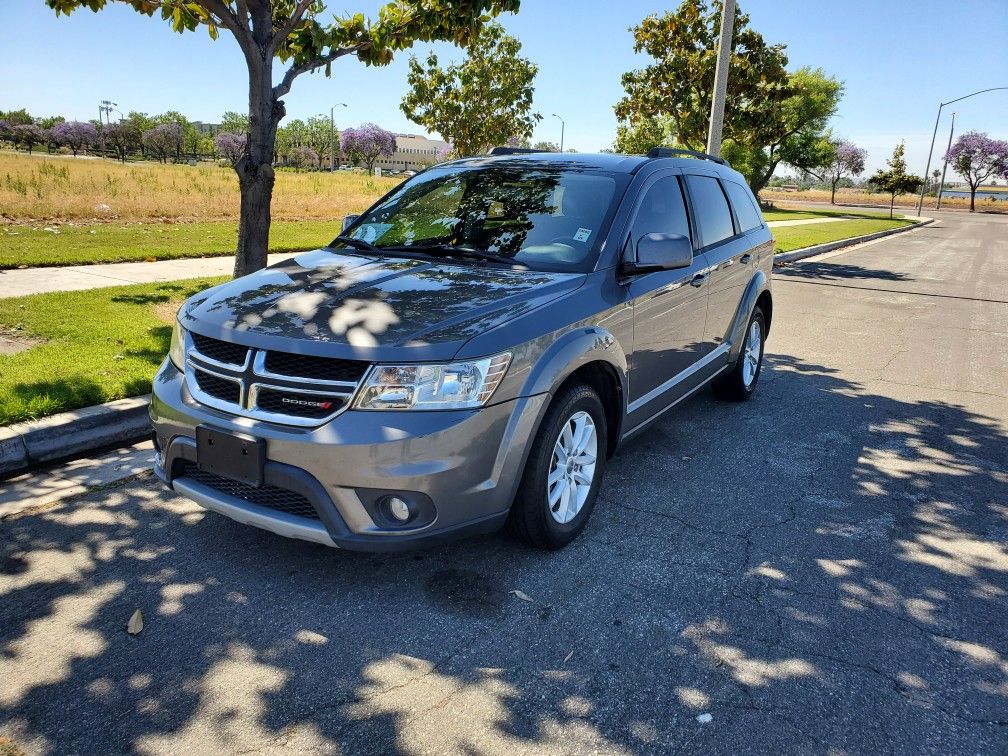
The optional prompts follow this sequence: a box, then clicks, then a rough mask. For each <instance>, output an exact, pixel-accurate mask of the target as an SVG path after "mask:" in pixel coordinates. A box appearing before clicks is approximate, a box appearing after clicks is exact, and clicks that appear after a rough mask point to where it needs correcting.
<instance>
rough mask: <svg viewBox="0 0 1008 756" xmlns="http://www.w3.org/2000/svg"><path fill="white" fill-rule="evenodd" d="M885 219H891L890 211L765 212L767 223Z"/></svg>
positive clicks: (764, 216) (778, 210) (779, 210)
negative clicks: (825, 219)
mask: <svg viewBox="0 0 1008 756" xmlns="http://www.w3.org/2000/svg"><path fill="white" fill-rule="evenodd" d="M837 217H853V218H885V219H886V220H888V219H889V211H888V210H887V211H886V212H884V213H874V212H870V211H863V210H856V211H852V210H781V209H774V210H764V211H763V218H764V220H766V222H767V223H770V222H771V221H789V220H807V219H809V218H837Z"/></svg>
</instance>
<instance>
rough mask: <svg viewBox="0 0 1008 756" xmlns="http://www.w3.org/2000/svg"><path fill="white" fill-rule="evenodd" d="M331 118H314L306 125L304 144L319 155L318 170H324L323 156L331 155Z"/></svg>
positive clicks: (319, 116)
mask: <svg viewBox="0 0 1008 756" xmlns="http://www.w3.org/2000/svg"><path fill="white" fill-rule="evenodd" d="M329 125H330V124H329V116H321V115H317V116H312V117H311V118H309V119H308V121H307V122H306V123H305V129H304V136H303V142H304V145H305V146H306V147H311V149H312V151H313V152H315V154H316V155H318V166H317V168H318V169H319V170H320V171H321V170H322V156H323V155H328V154H329Z"/></svg>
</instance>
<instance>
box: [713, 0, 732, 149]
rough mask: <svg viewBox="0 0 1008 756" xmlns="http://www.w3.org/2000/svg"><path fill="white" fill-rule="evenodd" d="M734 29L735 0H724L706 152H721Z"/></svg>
mask: <svg viewBox="0 0 1008 756" xmlns="http://www.w3.org/2000/svg"><path fill="white" fill-rule="evenodd" d="M734 31H735V0H724V7H723V8H722V9H721V40H720V42H718V57H717V68H716V69H715V72H714V96H713V97H712V98H711V111H710V124H709V126H708V130H707V152H708V154H710V155H716V156H719V155H720V154H721V128H722V126H723V125H724V106H725V93H726V92H727V90H728V68H729V67H730V66H731V49H732V34H733V32H734Z"/></svg>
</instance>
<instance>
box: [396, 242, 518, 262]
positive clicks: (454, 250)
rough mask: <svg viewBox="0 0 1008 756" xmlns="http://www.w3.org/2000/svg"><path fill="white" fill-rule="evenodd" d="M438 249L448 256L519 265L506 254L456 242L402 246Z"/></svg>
mask: <svg viewBox="0 0 1008 756" xmlns="http://www.w3.org/2000/svg"><path fill="white" fill-rule="evenodd" d="M410 248H413V249H419V250H425V249H436V250H438V251H439V252H442V253H443V254H444V256H446V257H468V258H471V259H473V260H485V261H487V262H495V263H501V264H502V265H518V264H520V263H516V262H515V261H514V259H513V258H511V257H505V256H504V255H495V254H494V253H493V252H484V251H483V250H482V249H476V248H474V247H460V246H458V245H456V244H445V243H436V244H412V245H410V246H408V247H402V248H401V249H410Z"/></svg>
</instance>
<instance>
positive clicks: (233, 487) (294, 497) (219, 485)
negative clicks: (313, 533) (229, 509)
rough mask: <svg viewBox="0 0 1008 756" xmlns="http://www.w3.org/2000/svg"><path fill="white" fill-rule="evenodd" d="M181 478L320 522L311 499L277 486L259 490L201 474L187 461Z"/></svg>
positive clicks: (233, 481)
mask: <svg viewBox="0 0 1008 756" xmlns="http://www.w3.org/2000/svg"><path fill="white" fill-rule="evenodd" d="M178 477H185V478H189V479H190V480H193V481H195V482H197V483H201V484H202V485H204V486H207V487H208V488H212V489H214V490H215V491H220V492H221V493H223V494H227V495H229V496H234V497H235V498H238V499H241V500H242V501H247V502H249V503H250V504H255V505H257V506H260V507H265V508H267V509H274V510H276V511H277V512H284V513H285V514H289V515H294V516H295V517H304V518H305V519H309V520H318V519H320V518H319V515H318V512H317V511H316V510H315V507H313V506H312V504H311V502H310V501H308V499H306V498H305V497H304V496H302V495H301V494H299V493H295V492H294V491H288V490H287V489H286V488H278V487H277V486H263V487H262V488H256V487H255V486H250V485H248V484H247V483H241V482H239V481H237V480H231V479H230V478H225V477H224V476H223V475H217V474H216V473H211V472H206V471H205V470H200V469H199V468H198V467H197V466H196V465H195V464H193V463H192V462H188V461H186V462H184V463H183V464H182V466H181V470H180V471H179V473H178Z"/></svg>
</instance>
